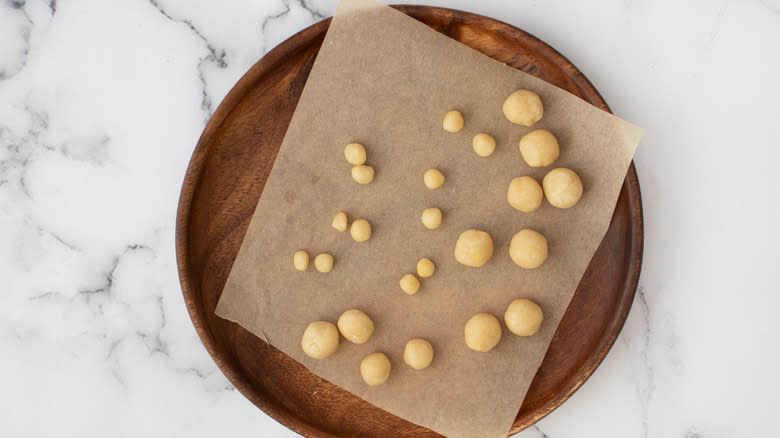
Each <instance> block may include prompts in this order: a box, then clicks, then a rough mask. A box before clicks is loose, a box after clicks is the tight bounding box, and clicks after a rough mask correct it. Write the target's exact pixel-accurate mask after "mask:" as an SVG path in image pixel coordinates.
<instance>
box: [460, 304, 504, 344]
mask: <svg viewBox="0 0 780 438" xmlns="http://www.w3.org/2000/svg"><path fill="white" fill-rule="evenodd" d="M464 334H465V336H466V345H468V347H469V348H471V349H472V350H474V351H481V352H483V353H484V352H488V351H490V350H492V349H493V347H495V346H496V345H498V341H500V340H501V323H500V322H498V318H496V317H495V316H493V315H491V314H489V313H478V314H476V315H474V316H472V317H471V319H469V322H467V323H466V328H465V330H464Z"/></svg>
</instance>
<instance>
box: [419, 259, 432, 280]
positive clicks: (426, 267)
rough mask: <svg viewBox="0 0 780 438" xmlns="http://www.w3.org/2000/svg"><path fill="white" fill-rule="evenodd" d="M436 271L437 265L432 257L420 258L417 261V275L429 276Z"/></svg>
mask: <svg viewBox="0 0 780 438" xmlns="http://www.w3.org/2000/svg"><path fill="white" fill-rule="evenodd" d="M434 271H436V265H434V264H433V262H432V261H431V260H430V259H420V261H419V262H417V275H419V276H420V277H422V278H428V277H430V276H431V275H433V272H434Z"/></svg>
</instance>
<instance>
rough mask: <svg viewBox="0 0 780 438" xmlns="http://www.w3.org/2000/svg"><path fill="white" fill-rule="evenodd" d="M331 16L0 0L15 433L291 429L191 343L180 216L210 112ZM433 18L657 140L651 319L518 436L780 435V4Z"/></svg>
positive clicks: (544, 7) (313, 11)
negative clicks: (537, 67) (581, 80)
mask: <svg viewBox="0 0 780 438" xmlns="http://www.w3.org/2000/svg"><path fill="white" fill-rule="evenodd" d="M335 1H336V0H326V1H315V0H307V1H303V2H302V1H301V0H297V1H296V0H275V1H261V0H256V1H246V0H230V1H215V0H212V1H205V0H200V1H184V0H158V1H154V0H151V1H145V0H115V1H110V2H108V1H98V0H52V1H50V2H46V1H40V0H30V1H27V2H24V1H21V0H2V1H1V2H0V242H2V243H1V244H0V351H2V354H0V382H1V383H2V385H0V386H1V387H2V389H1V390H0V392H1V393H2V397H0V435H2V436H8V437H26V436H31V437H43V436H66V437H69V436H73V437H76V436H78V437H80V438H81V437H105V436H154V437H169V436H191V437H209V436H217V435H218V434H219V431H220V430H223V428H224V431H223V432H222V433H221V434H220V435H219V436H247V437H250V436H251V437H256V436H263V437H283V436H295V434H293V433H292V432H290V431H288V430H287V429H285V428H284V427H283V426H281V425H279V424H277V423H276V422H274V421H273V420H272V419H270V418H269V417H268V416H266V415H265V414H264V413H262V412H261V411H259V410H257V409H256V408H255V407H254V406H253V405H251V404H250V403H249V402H248V401H247V400H245V399H244V397H243V396H242V395H241V394H240V393H238V392H237V391H236V390H235V389H233V388H232V387H231V385H230V384H229V383H228V382H227V381H226V379H225V378H224V377H223V376H222V374H221V373H220V372H219V371H218V370H217V368H216V366H215V365H214V363H213V362H212V360H211V359H210V357H209V356H208V355H207V354H206V352H205V350H204V348H203V347H202V345H201V344H200V342H199V341H198V338H197V336H196V335H195V330H194V329H193V327H192V324H191V323H190V321H189V318H188V316H187V314H186V311H185V308H184V303H183V301H182V297H181V293H180V288H179V283H178V279H177V274H176V268H175V266H176V262H175V255H174V243H173V242H174V217H175V209H176V202H177V198H178V193H179V188H180V184H181V181H182V178H183V175H184V171H185V168H186V165H187V163H188V160H189V157H190V154H191V152H192V149H193V146H194V144H195V142H196V140H197V138H198V136H199V134H200V132H201V130H202V128H203V126H204V124H205V122H206V121H207V119H208V118H209V116H210V114H211V113H212V111H213V110H214V108H215V107H216V106H217V105H218V103H219V102H220V101H221V99H222V98H223V97H224V95H225V94H226V93H227V91H228V90H229V89H230V87H231V86H232V85H233V83H234V82H235V81H236V80H237V79H238V78H239V77H240V75H241V74H243V72H244V71H245V70H247V69H248V68H249V67H250V66H251V65H252V64H253V63H254V62H255V61H256V60H257V59H258V58H259V57H261V56H262V55H263V54H264V53H265V52H267V51H268V50H269V49H271V48H273V47H274V46H275V45H276V44H278V43H279V42H281V41H283V40H284V39H285V38H287V37H289V36H290V35H292V34H294V33H295V32H297V31H298V30H300V29H302V28H303V27H305V26H308V25H309V24H311V23H314V22H315V21H317V20H319V19H321V18H323V17H325V16H329V15H331V14H332V11H333V10H334V8H335ZM412 3H417V2H412ZM421 3H428V4H435V5H440V6H447V7H452V8H457V9H465V10H470V11H473V12H477V13H481V14H484V15H488V16H491V17H495V18H498V19H500V20H503V21H506V22H508V23H511V24H514V25H516V26H518V27H520V28H522V29H525V30H527V31H530V32H531V33H533V34H535V35H537V36H538V37H540V38H542V39H543V40H545V41H547V42H548V43H550V44H551V45H552V46H554V47H556V48H557V49H559V50H560V51H561V52H563V53H564V54H565V55H566V56H567V57H569V58H570V59H571V60H572V61H573V62H574V63H575V64H576V65H578V66H579V67H580V68H581V69H582V70H583V71H584V72H585V74H586V75H587V76H588V77H589V78H590V79H591V80H592V81H593V82H594V84H595V85H596V87H597V88H598V89H599V90H600V91H601V93H602V94H603V95H604V97H605V98H606V100H607V101H608V103H609V104H610V105H611V107H612V109H613V110H614V111H615V113H616V114H618V115H619V116H621V117H623V118H625V119H628V120H630V121H633V122H635V123H637V124H639V125H641V126H642V127H644V128H645V129H646V136H645V138H644V141H643V142H642V144H641V146H640V148H639V152H638V153H637V156H636V164H637V168H638V172H639V177H640V182H641V185H642V193H643V199H644V206H645V223H646V229H645V230H646V243H645V259H644V269H643V272H642V278H641V281H640V288H639V293H638V295H637V298H636V301H635V303H634V307H633V309H632V311H631V314H630V315H629V318H628V321H627V323H626V326H625V328H624V330H623V332H622V333H621V335H620V337H619V339H618V342H617V343H616V344H615V347H614V348H613V349H612V351H611V352H610V354H609V355H608V356H607V358H606V360H605V361H604V363H603V364H602V366H601V367H600V368H599V369H598V370H597V371H596V373H595V374H594V375H593V377H591V379H590V380H589V381H588V382H587V383H586V384H585V385H584V386H583V387H582V388H581V389H580V390H579V391H578V392H577V393H576V394H575V395H574V396H573V397H572V398H571V399H570V400H569V401H568V402H566V403H565V404H564V405H563V406H562V407H560V408H559V409H558V410H556V411H555V412H553V413H552V414H551V415H550V416H548V417H547V418H545V419H543V420H542V421H540V422H539V423H538V425H537V426H536V427H534V428H532V429H529V430H527V431H525V432H523V433H521V434H520V435H519V436H521V437H545V436H546V437H550V438H565V437H681V438H682V437H685V438H697V437H700V438H705V437H706V438H709V437H713V438H714V437H735V436H771V435H773V434H774V433H777V432H776V417H777V414H776V411H777V408H778V406H780V384H779V383H778V378H777V371H778V369H780V348H778V347H780V342H779V341H778V338H777V333H778V330H780V324H778V318H777V316H776V314H777V309H778V307H780V298H779V297H778V292H780V287H778V286H777V282H776V281H775V280H774V276H775V275H777V272H778V269H777V265H778V263H780V256H778V250H777V249H776V248H777V247H778V245H780V232H779V231H778V223H779V222H780V208H779V207H778V199H779V198H780V184H779V183H778V176H777V174H778V172H777V171H776V170H775V167H776V166H777V161H778V160H780V153H779V152H778V148H779V147H780V130H778V128H777V125H778V118H779V117H780V106H778V101H780V1H778V0H754V1H736V0H733V1H722V0H715V1H704V0H701V1H695V2H677V1H671V0H663V1H656V2H650V1H639V0H620V1H618V0H600V1H594V2H568V1H564V0H554V1H536V0H527V1H526V0H523V1H508V0H506V1H499V0H492V1H487V0H483V1H480V2H471V1H468V0H451V1H447V0H425V1H423V2H421Z"/></svg>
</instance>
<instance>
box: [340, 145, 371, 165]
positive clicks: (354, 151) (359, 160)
mask: <svg viewBox="0 0 780 438" xmlns="http://www.w3.org/2000/svg"><path fill="white" fill-rule="evenodd" d="M344 158H346V159H347V161H348V162H349V164H353V165H355V166H358V165H360V164H363V163H365V162H366V148H365V147H363V145H362V144H360V143H350V144H348V145H347V146H346V147H345V148H344Z"/></svg>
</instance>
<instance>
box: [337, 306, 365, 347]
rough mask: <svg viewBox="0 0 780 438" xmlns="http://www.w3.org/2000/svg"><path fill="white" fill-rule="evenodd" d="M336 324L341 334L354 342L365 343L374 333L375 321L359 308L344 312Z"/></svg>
mask: <svg viewBox="0 0 780 438" xmlns="http://www.w3.org/2000/svg"><path fill="white" fill-rule="evenodd" d="M336 324H337V325H338V327H339V332H341V335H342V336H344V338H346V339H347V340H348V341H349V342H352V343H353V344H363V343H365V342H366V341H368V339H369V338H370V337H371V335H372V334H373V333H374V322H373V321H371V318H370V317H369V316H368V315H366V314H365V313H363V312H361V311H360V310H357V309H352V310H347V311H346V312H344V313H342V314H341V316H339V320H338V322H337V323H336Z"/></svg>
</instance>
